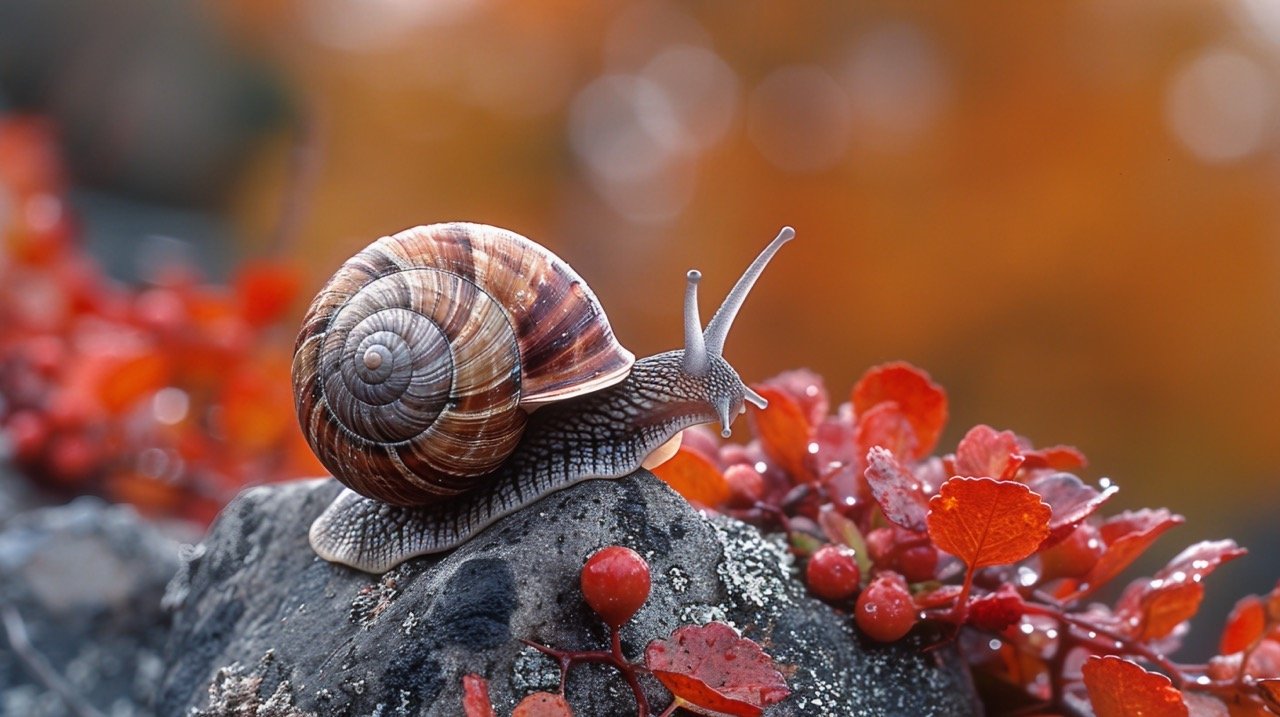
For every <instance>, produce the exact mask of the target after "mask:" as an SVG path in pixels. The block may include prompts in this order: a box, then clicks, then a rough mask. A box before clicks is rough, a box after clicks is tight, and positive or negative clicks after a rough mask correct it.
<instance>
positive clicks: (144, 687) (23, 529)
mask: <svg viewBox="0 0 1280 717" xmlns="http://www.w3.org/2000/svg"><path fill="white" fill-rule="evenodd" d="M178 553H179V546H178V543H177V542H176V541H174V540H172V539H170V538H169V537H167V536H165V535H163V534H162V533H161V532H160V531H158V530H157V529H156V528H154V527H152V526H151V525H150V524H149V523H147V522H146V521H144V520H143V519H141V518H139V517H138V515H137V513H135V512H134V511H133V510H132V509H131V508H127V507H123V506H109V505H107V504H106V503H104V502H102V501H101V500H98V499H95V498H81V499H78V500H76V501H74V502H72V503H71V504H69V505H65V506H61V507H57V508H44V509H39V510H33V511H29V512H26V513H21V514H18V515H15V516H12V517H10V518H9V519H8V520H7V521H5V523H4V530H3V532H0V613H2V614H0V618H3V623H4V624H3V626H2V627H0V644H2V645H3V648H0V714H4V715H24V716H25V717H53V716H55V715H59V716H60V715H70V714H86V713H87V710H91V709H94V708H96V709H97V710H98V711H100V712H102V713H105V714H110V715H112V716H113V717H126V716H129V715H149V714H151V710H150V703H151V697H152V694H153V693H154V691H155V685H156V683H157V682H158V680H159V677H160V673H161V651H162V649H163V647H164V644H165V639H166V637H167V634H168V632H167V629H168V615H167V614H166V613H165V611H164V610H162V609H161V607H160V599H161V597H162V596H163V595H164V590H165V585H166V584H167V583H168V582H169V580H170V579H171V578H172V577H173V575H174V573H176V572H177V569H178V566H179V564H180V562H181V561H180V560H179V557H178Z"/></svg>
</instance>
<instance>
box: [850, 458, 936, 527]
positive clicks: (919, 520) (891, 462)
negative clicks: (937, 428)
mask: <svg viewBox="0 0 1280 717" xmlns="http://www.w3.org/2000/svg"><path fill="white" fill-rule="evenodd" d="M864 475H865V476H866V478H867V485H869V486H870V487H871V494H872V495H873V496H875V499H876V502H877V503H879V504H880V509H881V510H882V511H884V517H886V518H888V519H889V520H890V521H891V522H893V523H895V524H897V525H900V526H902V527H904V528H906V529H907V530H912V531H915V532H917V533H922V532H924V531H925V530H926V529H927V525H926V521H925V519H926V516H927V515H928V513H929V505H928V501H927V500H926V498H925V495H924V487H923V486H922V485H921V483H920V481H918V480H916V477H915V476H914V475H912V474H911V472H910V471H908V470H907V469H906V468H904V467H903V466H902V464H901V463H899V462H898V460H897V459H896V458H894V457H893V453H891V452H890V451H889V450H888V449H886V448H882V447H879V446H877V447H875V448H872V449H871V450H869V451H867V470H866V472H865V473H864Z"/></svg>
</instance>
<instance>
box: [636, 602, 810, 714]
mask: <svg viewBox="0 0 1280 717" xmlns="http://www.w3.org/2000/svg"><path fill="white" fill-rule="evenodd" d="M644 659H645V665H646V666H647V667H648V668H649V670H650V671H651V672H652V673H653V676H654V677H657V678H658V680H659V681H661V682H662V684H663V685H664V686H666V688H667V689H668V690H671V693H672V694H673V695H675V696H676V699H678V700H682V701H683V702H684V703H687V704H686V705H685V706H688V707H690V708H691V709H696V710H698V711H701V712H703V713H704V714H705V713H721V714H728V715H736V716H737V717H756V716H757V715H759V714H761V713H762V712H763V711H764V708H765V707H768V706H769V705H772V704H774V703H777V702H781V701H782V700H783V699H785V698H786V696H787V695H789V694H791V690H790V689H788V688H787V683H786V682H785V681H784V680H783V679H782V674H781V673H779V672H778V670H777V668H776V667H774V665H773V660H772V659H770V658H769V656H768V655H766V654H765V653H764V650H762V649H760V646H759V645H757V644H756V643H754V642H752V641H751V640H748V639H746V638H743V637H740V636H739V635H738V633H737V632H735V631H734V629H733V628H732V627H729V626H728V625H726V624H724V623H721V622H712V623H707V624H706V625H702V626H698V625H686V626H684V627H681V628H679V629H677V630H676V631H675V632H674V633H672V634H671V637H669V638H667V639H665V640H654V641H653V642H651V643H649V646H648V647H647V648H645V651H644Z"/></svg>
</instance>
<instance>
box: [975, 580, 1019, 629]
mask: <svg viewBox="0 0 1280 717" xmlns="http://www.w3.org/2000/svg"><path fill="white" fill-rule="evenodd" d="M1024 612H1025V603H1023V601H1022V596H1021V595H1019V594H1018V591H1017V590H1015V589H1014V587H1013V586H1012V585H1008V584H1005V585H1001V586H1000V588H999V589H998V590H996V591H995V592H993V593H987V594H986V595H983V596H981V597H976V598H974V599H973V600H971V601H969V618H968V619H969V623H970V624H971V625H973V626H974V627H976V628H978V629H980V630H990V631H991V632H1002V631H1004V629H1005V628H1007V627H1009V626H1010V625H1012V624H1014V623H1016V622H1017V621H1018V620H1020V619H1021V618H1022V615H1023V613H1024Z"/></svg>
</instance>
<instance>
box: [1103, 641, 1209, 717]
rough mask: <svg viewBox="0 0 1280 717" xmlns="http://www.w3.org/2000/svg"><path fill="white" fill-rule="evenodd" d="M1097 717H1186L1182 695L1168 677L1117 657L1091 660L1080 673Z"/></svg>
mask: <svg viewBox="0 0 1280 717" xmlns="http://www.w3.org/2000/svg"><path fill="white" fill-rule="evenodd" d="M1081 672H1083V673H1084V686H1085V689H1087V690H1088V691H1089V700H1090V702H1092V703H1093V713H1094V715H1096V717H1187V716H1188V711H1187V705H1186V704H1185V703H1184V702H1183V701H1182V693H1181V692H1179V691H1178V690H1177V689H1175V688H1174V686H1173V683H1172V682H1170V681H1169V678H1168V677H1165V676H1164V675H1161V674H1157V673H1155V672H1147V671H1146V670H1144V669H1142V668H1141V667H1139V666H1138V665H1137V664H1136V663H1133V662H1130V661H1129V660H1125V659H1122V658H1119V657H1115V656H1114V655H1108V656H1106V657H1098V656H1097V655H1094V656H1092V657H1090V658H1089V659H1088V660H1087V661H1086V662H1085V663H1084V667H1083V668H1082V669H1081Z"/></svg>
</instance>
